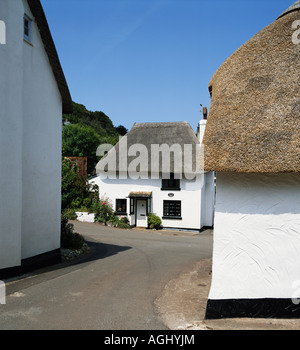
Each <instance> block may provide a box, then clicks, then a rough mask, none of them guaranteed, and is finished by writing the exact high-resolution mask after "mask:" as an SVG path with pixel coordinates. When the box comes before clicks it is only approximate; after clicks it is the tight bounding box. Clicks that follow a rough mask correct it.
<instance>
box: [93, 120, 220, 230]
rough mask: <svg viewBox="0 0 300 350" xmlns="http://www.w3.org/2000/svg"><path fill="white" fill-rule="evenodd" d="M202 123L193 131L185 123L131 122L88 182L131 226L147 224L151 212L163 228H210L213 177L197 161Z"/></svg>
mask: <svg viewBox="0 0 300 350" xmlns="http://www.w3.org/2000/svg"><path fill="white" fill-rule="evenodd" d="M205 123H206V120H202V121H201V122H200V123H199V128H198V132H197V135H196V133H195V132H194V131H193V129H192V128H191V126H190V125H189V124H188V123H187V122H170V123H135V124H134V126H133V127H132V129H131V130H130V131H129V133H128V134H127V135H125V136H124V137H123V138H122V139H121V140H120V142H119V143H118V144H117V145H116V146H115V147H113V148H112V149H111V150H110V151H109V152H108V154H107V155H106V156H105V157H103V158H102V160H101V161H100V162H99V164H98V166H97V174H98V176H97V177H96V178H94V179H92V180H91V181H92V182H94V183H96V184H97V185H98V186H99V188H100V196H101V197H108V198H109V200H110V201H111V204H112V206H113V209H114V210H115V211H116V213H117V214H118V215H120V216H122V217H124V216H126V217H127V218H128V220H129V223H130V225H131V226H138V227H147V216H148V214H149V213H150V212H152V213H154V214H156V215H158V216H159V217H160V218H161V219H162V225H163V227H164V228H178V229H192V230H201V229H202V228H203V227H205V226H208V227H211V226H212V225H213V217H214V215H213V211H214V175H213V173H212V172H209V173H205V174H204V173H203V171H201V169H200V164H198V154H199V150H200V138H201V135H202V134H203V128H205ZM100 148H101V147H100ZM202 170H203V167H202Z"/></svg>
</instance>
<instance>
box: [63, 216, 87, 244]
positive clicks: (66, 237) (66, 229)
mask: <svg viewBox="0 0 300 350" xmlns="http://www.w3.org/2000/svg"><path fill="white" fill-rule="evenodd" d="M84 243H85V240H84V238H83V237H82V236H81V235H80V234H79V233H77V232H74V225H73V224H70V223H69V222H68V219H67V218H65V217H63V216H62V219H61V247H62V248H66V249H81V248H82V246H83V244H84Z"/></svg>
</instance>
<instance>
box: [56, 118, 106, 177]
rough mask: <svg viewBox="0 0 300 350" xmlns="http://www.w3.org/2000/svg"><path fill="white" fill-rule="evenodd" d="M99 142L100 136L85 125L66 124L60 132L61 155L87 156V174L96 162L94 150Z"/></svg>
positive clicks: (91, 170)
mask: <svg viewBox="0 0 300 350" xmlns="http://www.w3.org/2000/svg"><path fill="white" fill-rule="evenodd" d="M100 144H101V139H100V136H99V135H98V134H97V133H96V131H95V130H94V129H93V128H91V127H89V126H86V125H82V124H72V125H66V126H65V127H64V128H63V132H62V155H63V156H66V157H87V161H88V162H87V163H88V174H91V173H92V172H93V170H94V168H95V166H96V164H97V162H98V157H97V156H96V151H97V148H98V146H99V145H100Z"/></svg>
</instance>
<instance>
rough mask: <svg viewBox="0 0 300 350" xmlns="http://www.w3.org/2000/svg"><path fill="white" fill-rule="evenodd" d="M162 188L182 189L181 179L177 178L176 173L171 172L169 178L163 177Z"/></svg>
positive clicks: (164, 189)
mask: <svg viewBox="0 0 300 350" xmlns="http://www.w3.org/2000/svg"><path fill="white" fill-rule="evenodd" d="M161 189H162V191H169V190H175V191H180V179H175V176H174V173H171V174H170V178H169V179H162V186H161Z"/></svg>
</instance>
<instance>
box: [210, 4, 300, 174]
mask: <svg viewBox="0 0 300 350" xmlns="http://www.w3.org/2000/svg"><path fill="white" fill-rule="evenodd" d="M299 19H300V6H299V1H297V2H296V3H295V4H294V5H293V7H290V9H289V10H287V12H285V13H283V14H282V16H280V17H279V18H278V19H277V20H275V22H273V23H272V24H270V25H269V26H267V27H266V28H264V29H263V30H262V31H260V32H259V33H258V34H256V35H255V36H254V37H253V38H252V39H250V40H249V41H248V42H247V43H246V44H244V45H243V46H242V47H240V48H239V49H238V50H237V51H236V52H235V53H234V54H233V55H232V56H231V57H229V58H228V59H227V60H226V61H225V63H224V64H223V65H222V66H221V67H220V68H219V69H218V70H217V72H216V73H215V74H214V76H213V77H212V80H211V82H210V84H209V89H210V90H211V92H212V100H211V107H210V111H209V116H208V122H207V126H206V131H205V135H204V140H203V143H204V146H205V170H216V171H233V172H260V173H264V172H265V173H269V172H272V173H279V172H300V74H299V73H300V44H298V45H296V44H294V43H293V41H292V35H293V33H294V32H295V29H293V28H292V24H293V22H294V21H295V20H299Z"/></svg>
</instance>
